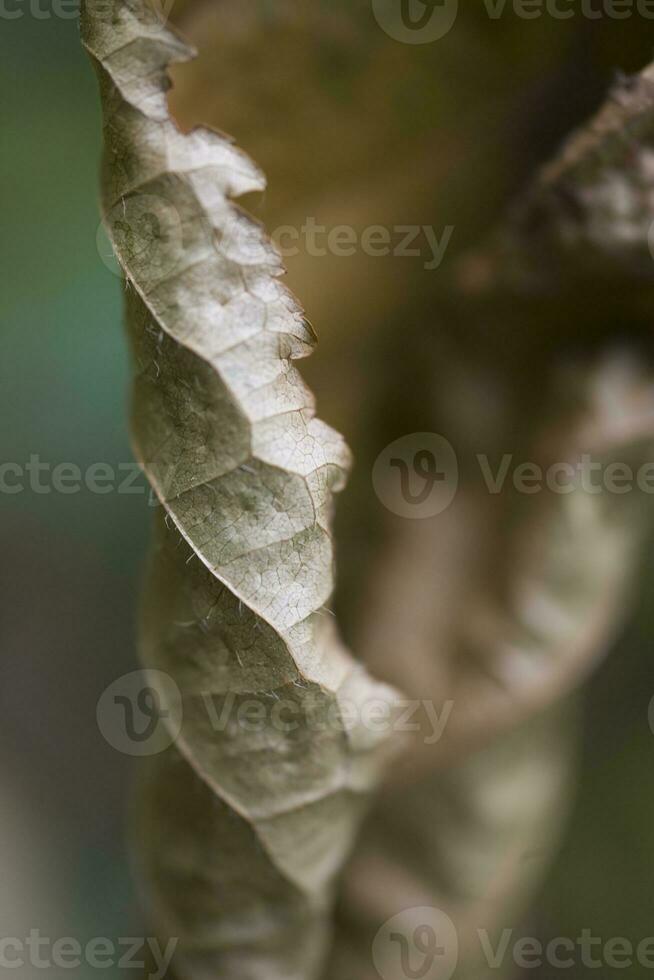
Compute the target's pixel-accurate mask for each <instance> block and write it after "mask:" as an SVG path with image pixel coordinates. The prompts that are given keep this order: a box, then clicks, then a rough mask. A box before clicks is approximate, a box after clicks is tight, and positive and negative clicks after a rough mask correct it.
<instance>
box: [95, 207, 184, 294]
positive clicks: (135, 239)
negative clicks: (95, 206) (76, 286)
mask: <svg viewBox="0 0 654 980" xmlns="http://www.w3.org/2000/svg"><path fill="white" fill-rule="evenodd" d="M183 237H184V236H183V231H182V220H181V218H180V216H179V212H178V211H177V208H175V207H174V206H173V205H172V204H171V203H170V201H167V200H165V199H164V198H163V197H158V196H157V195H155V194H134V195H132V196H131V197H126V198H124V199H123V200H122V201H119V202H118V204H115V205H114V207H113V208H112V209H111V211H109V212H108V213H107V214H106V215H105V216H104V219H103V221H102V222H101V223H100V226H99V227H98V231H97V234H96V246H97V249H98V254H99V256H100V258H101V259H102V261H103V262H104V264H105V265H106V267H107V268H108V269H109V271H110V272H113V273H114V275H117V276H122V270H121V263H122V264H123V265H126V266H128V267H129V269H130V272H131V274H132V276H133V277H134V278H135V279H137V280H138V281H139V282H141V283H142V284H143V286H144V287H145V288H151V287H152V286H154V285H155V284H156V283H158V282H160V281H161V280H162V279H165V278H166V276H169V275H170V274H171V273H172V272H174V271H175V269H176V268H177V266H178V265H179V262H180V260H181V256H182V250H183Z"/></svg>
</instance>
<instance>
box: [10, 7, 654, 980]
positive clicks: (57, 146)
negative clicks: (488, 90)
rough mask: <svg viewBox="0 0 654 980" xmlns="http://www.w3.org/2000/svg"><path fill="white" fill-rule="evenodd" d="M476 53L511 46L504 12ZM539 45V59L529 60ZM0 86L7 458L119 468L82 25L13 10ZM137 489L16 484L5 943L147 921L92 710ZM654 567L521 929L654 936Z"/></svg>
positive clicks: (638, 52) (116, 390) (124, 601)
mask: <svg viewBox="0 0 654 980" xmlns="http://www.w3.org/2000/svg"><path fill="white" fill-rule="evenodd" d="M611 26H613V27H615V30H616V32H618V30H619V32H620V33H616V34H615V38H616V43H615V45H614V46H613V47H612V42H611V41H610V39H609V38H610V35H608V34H607V35H606V37H605V38H604V40H603V42H602V44H603V48H602V50H603V51H605V52H606V51H607V50H608V54H606V57H605V58H604V61H603V63H602V67H601V70H597V71H596V72H595V73H594V74H593V75H592V77H591V78H590V81H589V82H588V85H587V86H586V89H587V91H586V90H585V94H584V95H583V97H582V98H581V99H580V102H581V103H585V102H586V103H588V104H593V103H594V101H596V100H597V98H599V94H600V92H601V90H602V88H603V87H605V85H606V84H608V83H609V82H610V80H611V79H610V72H609V71H608V70H607V66H610V65H611V64H613V67H614V68H615V69H618V68H625V69H627V70H633V69H634V68H636V67H637V64H638V63H642V55H643V53H644V52H645V51H646V50H651V47H652V43H651V38H642V37H640V38H636V30H635V28H634V27H633V26H632V28H631V33H630V34H629V38H630V44H631V46H630V48H629V51H628V53H627V52H626V49H625V50H624V52H623V48H622V40H623V39H624V36H625V35H624V32H623V29H622V27H620V28H618V26H617V25H611ZM473 29H474V26H473ZM648 29H650V30H651V28H649V27H648ZM653 34H654V31H653ZM507 37H508V33H505V36H504V41H506V40H507ZM477 43H478V44H479V45H480V46H482V47H483V46H484V45H492V44H494V43H496V42H495V40H494V38H493V37H492V36H491V32H490V27H489V25H488V23H486V24H484V25H482V26H481V27H479V33H478V35H477ZM520 43H521V42H520V36H519V35H518V36H517V37H515V36H512V40H511V46H510V47H509V45H508V42H507V46H506V51H507V58H506V60H505V61H504V65H505V68H504V70H505V71H506V73H507V75H509V74H510V73H511V72H512V71H513V68H512V60H511V59H512V57H514V54H512V53H511V52H515V50H517V49H518V48H519V47H520ZM459 50H460V49H459ZM516 57H517V56H516ZM528 57H529V56H528V53H526V52H524V51H523V52H522V53H521V55H520V60H521V63H523V64H524V62H525V60H528ZM534 58H535V59H536V60H537V59H538V54H537V52H536V50H535V53H534ZM638 59H640V61H638ZM497 61H498V63H501V61H502V59H501V58H500V57H499V56H498V58H497ZM469 67H470V66H469V65H468V66H466V70H468V68H469ZM333 70H334V71H335V72H336V73H337V72H338V70H339V69H338V63H335V64H334V66H333ZM582 88H583V86H582ZM0 91H2V104H3V111H2V124H3V133H4V136H5V138H4V144H3V145H4V153H3V155H2V160H1V162H0V168H1V172H0V187H1V188H2V198H3V219H4V227H5V232H4V234H3V236H2V246H1V247H2V250H3V254H2V256H1V263H0V268H1V269H2V282H3V288H2V294H1V298H0V307H1V309H2V318H1V322H2V356H1V358H0V401H1V406H0V408H1V410H0V427H1V430H2V452H1V459H2V461H12V462H17V463H19V464H20V465H24V464H25V463H27V462H28V461H29V459H30V457H31V456H33V455H35V454H38V456H39V457H40V459H41V461H42V462H44V463H47V464H51V465H53V466H54V465H56V464H58V463H61V462H70V463H75V464H77V465H79V466H80V467H81V468H82V470H84V469H86V468H87V467H88V466H90V465H91V464H93V463H95V462H98V461H102V462H105V463H109V464H111V465H113V466H115V467H118V466H119V464H121V463H127V462H129V461H130V460H131V454H130V449H129V440H128V434H127V421H126V419H127V401H128V361H127V351H126V343H125V340H124V338H123V333H122V330H121V289H122V286H121V282H120V280H119V279H118V278H117V276H116V275H115V273H114V272H112V271H111V270H110V268H109V267H108V266H109V265H111V262H110V258H109V255H108V246H107V245H106V244H104V245H103V244H101V245H100V251H101V252H102V251H103V249H104V250H105V251H104V257H105V259H106V261H103V258H102V257H101V255H100V254H99V251H98V246H97V241H96V236H97V230H98V223H99V215H98V205H97V199H98V192H97V171H98V162H99V153H100V113H99V106H98V100H97V94H96V83H95V78H94V76H93V73H92V71H91V68H90V66H89V64H88V62H87V59H86V57H85V55H84V54H83V52H82V50H81V48H80V46H79V40H78V25H77V21H76V20H74V19H71V20H62V19H59V18H57V17H54V16H50V17H47V18H43V19H39V18H37V17H35V16H33V15H32V14H30V12H29V10H28V9H27V8H25V10H24V16H22V17H20V18H17V19H14V20H8V21H6V22H4V23H3V24H2V30H1V31H0ZM577 94H579V93H578V92H577ZM562 101H563V102H565V98H563V100H562ZM584 108H585V106H584ZM571 114H572V113H571ZM570 121H571V120H568V119H566V120H565V125H566V127H567V125H568V124H569V122H570ZM572 121H573V120H572ZM241 128H242V130H247V119H244V120H242V123H241ZM499 134H500V129H499V127H498V136H499ZM239 135H240V134H239ZM559 135H560V134H559V133H558V132H554V133H552V132H543V133H542V134H541V139H542V145H541V146H540V148H539V149H538V151H537V152H536V153H533V152H532V153H531V155H532V156H536V157H538V156H541V155H543V154H544V153H545V152H549V149H550V145H549V144H551V143H552V142H555V141H556V139H558V137H559ZM527 156H529V154H525V157H527ZM518 169H519V168H518ZM138 486H139V487H140V490H141V492H139V493H137V494H119V493H110V494H107V495H99V494H93V493H90V492H88V491H87V490H82V491H81V492H80V493H76V494H71V495H65V494H61V493H45V494H40V493H35V492H31V491H29V490H26V491H25V492H21V493H18V494H15V495H7V494H2V495H0V507H2V514H3V521H2V540H3V563H2V576H3V583H2V589H1V590H0V623H1V630H2V645H3V654H4V656H3V680H2V686H1V694H0V697H1V699H2V709H1V712H0V717H1V725H2V740H1V742H0V765H1V767H2V787H3V792H2V794H1V796H0V854H1V856H2V857H1V864H0V870H1V874H0V922H1V923H2V926H1V930H2V933H3V935H15V936H18V937H23V936H26V935H27V934H28V933H29V930H30V929H32V928H38V929H40V930H41V932H42V934H43V935H49V936H74V937H77V938H78V939H80V941H85V940H86V939H87V938H91V937H94V936H107V937H114V938H116V937H119V936H130V935H138V934H139V932H142V930H143V929H144V926H143V925H142V923H141V915H140V913H139V910H138V904H137V901H136V897H135V889H134V887H133V884H132V883H131V879H130V874H129V866H128V856H127V844H126V840H127V816H126V815H127V809H128V799H129V791H130V779H131V773H132V765H131V762H130V760H129V759H128V758H126V757H124V756H122V755H120V754H119V753H118V752H116V751H115V750H114V749H112V748H111V747H110V746H109V745H108V744H107V743H106V742H105V741H104V739H103V737H102V735H101V734H100V732H99V730H98V728H97V725H96V720H95V711H96V704H97V700H98V698H99V696H100V694H101V693H102V691H103V690H104V688H105V687H106V686H107V685H108V684H109V683H110V682H111V681H112V680H113V679H115V678H117V677H119V676H120V675H121V674H123V673H125V672H127V671H129V670H131V669H134V668H135V667H136V666H137V663H136V651H135V631H136V618H137V616H136V605H137V596H138V589H139V580H140V575H141V569H142V565H143V560H144V556H145V551H146V545H147V539H148V528H149V523H150V517H151V513H152V509H151V507H150V506H149V503H148V497H147V494H146V492H145V489H144V485H143V483H142V481H140V482H139V484H138ZM652 565H653V563H652V560H651V559H648V560H647V561H646V562H645V564H644V569H643V576H642V592H641V594H640V595H639V596H638V597H634V601H635V607H636V608H635V613H634V616H633V619H632V621H631V623H630V624H629V626H628V628H627V629H626V630H625V632H624V635H623V636H622V638H621V639H620V642H619V643H618V644H617V647H616V649H615V651H614V653H613V655H612V657H611V658H610V659H609V660H608V661H607V663H606V664H605V665H604V666H603V667H602V668H601V670H600V671H599V673H598V674H597V676H596V677H595V678H594V680H593V681H592V683H591V685H590V689H589V696H588V698H587V706H586V715H587V717H586V725H585V738H584V745H583V752H582V758H581V760H580V769H579V785H578V798H577V800H576V803H575V809H574V814H573V818H572V822H571V824H570V827H569V829H568V832H567V835H566V839H565V841H564V842H563V847H562V850H561V853H560V856H559V858H558V860H557V863H556V865H555V866H554V868H553V869H552V871H551V874H550V876H549V879H548V881H547V882H546V884H545V886H544V888H543V892H542V896H541V898H540V900H539V902H538V904H537V906H536V907H535V908H534V909H533V910H532V911H531V912H530V913H529V914H528V916H527V925H526V926H525V928H524V930H523V931H522V934H523V935H524V934H533V935H539V936H541V937H542V938H543V939H547V938H549V937H551V936H559V935H561V936H571V937H575V936H577V935H578V934H579V933H580V931H581V929H582V928H590V929H591V930H592V931H593V933H594V934H595V935H600V936H602V937H604V938H605V939H606V938H609V937H612V936H625V937H628V938H630V939H632V941H634V943H638V942H639V941H640V940H641V939H643V938H644V937H646V936H652V935H654V895H653V886H652V868H654V774H653V766H652V763H653V762H654V735H653V734H652V732H651V731H650V728H649V725H648V705H649V701H650V698H651V697H652V695H654V658H653V657H652V651H651V644H652V636H654V613H653V612H652V607H653V603H654V574H653V567H652ZM76 972H78V973H79V975H81V976H82V975H85V974H84V968H82V969H81V970H80V971H76ZM103 972H104V975H105V976H107V977H110V976H114V975H115V976H118V975H119V973H120V971H119V970H118V969H116V970H115V971H111V970H107V971H103ZM530 972H531V975H532V976H535V975H536V972H535V971H530ZM592 972H593V973H594V975H595V976H603V975H605V974H604V971H597V970H595V971H592ZM608 972H611V971H608ZM641 973H642V975H643V976H645V975H647V973H648V971H645V970H642V971H641V972H639V968H636V967H634V968H633V970H632V971H631V973H630V975H633V976H640V975H641ZM14 975H15V976H19V977H22V976H23V975H24V976H25V977H28V976H31V975H32V974H31V972H30V970H29V968H28V969H27V970H26V971H25V973H23V972H22V971H14ZM47 975H48V976H53V977H58V976H59V974H58V972H57V971H56V970H55V969H53V970H51V971H48V973H47ZM70 975H71V971H61V976H62V977H63V976H70ZM549 975H550V974H549V973H548V972H547V971H543V972H542V973H540V974H539V976H549ZM607 975H608V973H607Z"/></svg>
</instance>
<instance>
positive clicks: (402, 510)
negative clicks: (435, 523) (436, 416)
mask: <svg viewBox="0 0 654 980" xmlns="http://www.w3.org/2000/svg"><path fill="white" fill-rule="evenodd" d="M458 482H459V466H458V463H457V458H456V453H455V452H454V449H453V448H452V446H451V445H450V443H449V442H448V441H447V439H445V438H443V436H439V435H438V434H437V433H435V432H413V433H412V434H411V435H408V436H402V438H401V439H396V440H395V442H392V443H391V444H390V446H387V447H386V449H384V450H383V451H382V452H381V453H380V454H379V456H378V457H377V460H376V462H375V465H374V467H373V470H372V484H373V487H374V488H375V493H376V494H377V496H378V497H379V499H380V500H381V502H382V504H383V505H384V506H385V507H387V508H388V510H390V511H391V512H392V513H393V514H397V515H398V516H399V517H408V518H411V519H413V520H422V519H424V518H427V517H435V516H436V514H440V513H441V512H442V511H444V510H446V508H447V507H449V506H450V504H451V503H452V501H453V500H454V496H455V494H456V491H457V486H458Z"/></svg>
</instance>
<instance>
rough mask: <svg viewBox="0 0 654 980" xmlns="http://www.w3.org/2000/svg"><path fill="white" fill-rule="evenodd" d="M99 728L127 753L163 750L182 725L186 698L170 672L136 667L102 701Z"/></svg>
mask: <svg viewBox="0 0 654 980" xmlns="http://www.w3.org/2000/svg"><path fill="white" fill-rule="evenodd" d="M96 718H97V721H98V727H99V729H100V731H101V732H102V734H103V736H104V738H105V740H106V741H107V742H108V743H109V745H111V746H112V747H113V748H114V749H117V750H118V751H119V752H123V753H124V754H125V755H134V756H146V755H156V754H157V753H158V752H163V751H164V750H165V749H167V748H168V747H169V746H170V745H172V744H173V742H174V741H175V740H176V738H177V736H178V735H179V733H180V731H181V728H182V698H181V694H180V691H179V688H178V686H177V684H176V683H175V681H174V680H173V679H172V677H170V675H169V674H166V673H164V671H162V670H134V671H132V673H130V674H124V675H123V676H122V677H119V678H118V680H115V681H114V682H113V683H112V684H110V685H109V687H108V688H107V689H106V691H105V692H104V693H103V694H102V696H101V698H100V700H99V701H98V707H97V710H96Z"/></svg>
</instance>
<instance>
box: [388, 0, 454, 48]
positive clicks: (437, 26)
mask: <svg viewBox="0 0 654 980" xmlns="http://www.w3.org/2000/svg"><path fill="white" fill-rule="evenodd" d="M372 9H373V13H374V15H375V19H376V21H377V23H378V24H379V26H380V27H381V28H382V30H384V31H385V32H386V33H387V34H388V35H389V37H392V38H393V39H394V40H395V41H401V42H402V43H403V44H429V43H431V42H432V41H438V39H439V38H441V37H445V35H446V34H448V33H449V32H450V31H451V30H452V28H453V27H454V22H455V20H456V15H457V13H458V11H459V0H372Z"/></svg>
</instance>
